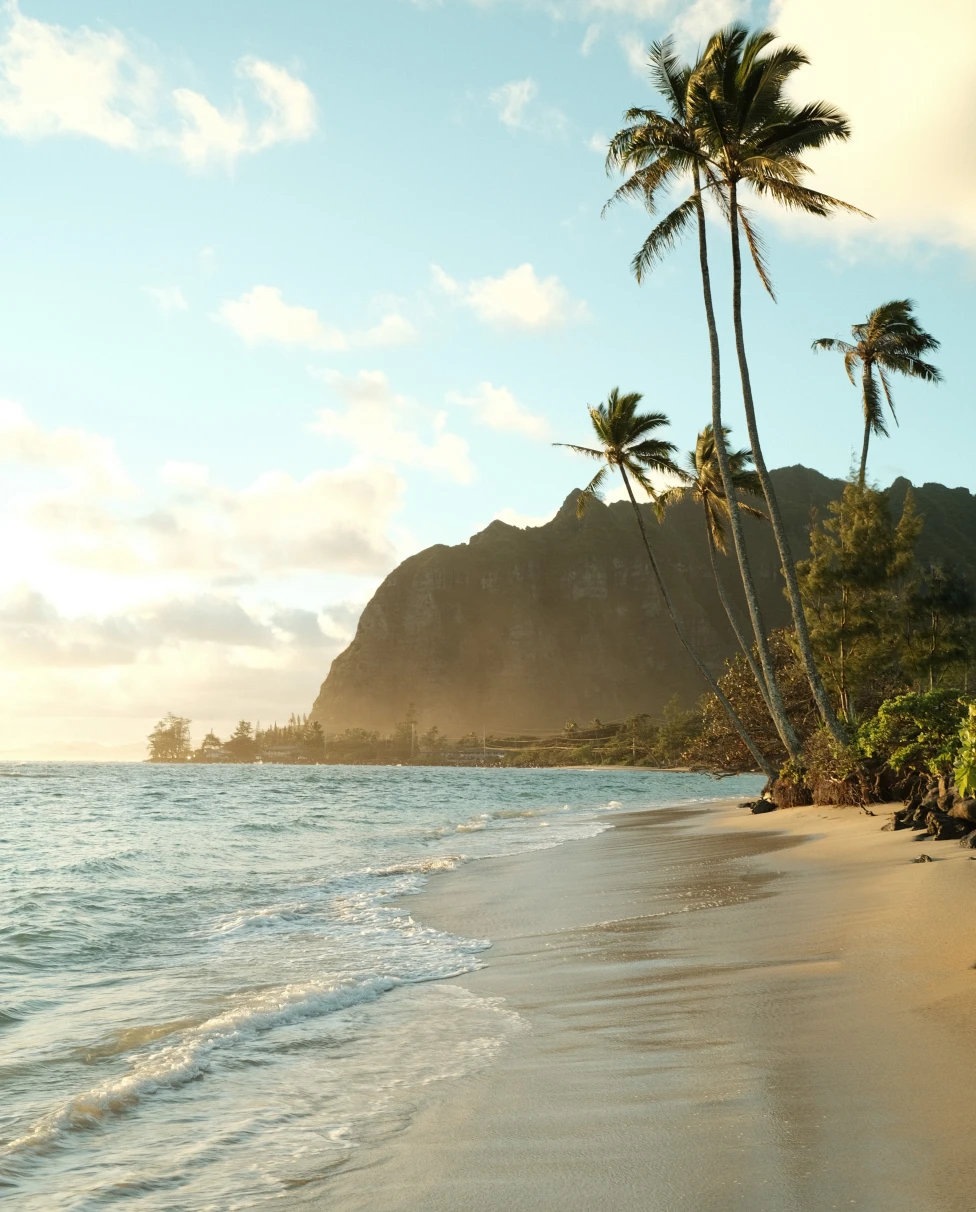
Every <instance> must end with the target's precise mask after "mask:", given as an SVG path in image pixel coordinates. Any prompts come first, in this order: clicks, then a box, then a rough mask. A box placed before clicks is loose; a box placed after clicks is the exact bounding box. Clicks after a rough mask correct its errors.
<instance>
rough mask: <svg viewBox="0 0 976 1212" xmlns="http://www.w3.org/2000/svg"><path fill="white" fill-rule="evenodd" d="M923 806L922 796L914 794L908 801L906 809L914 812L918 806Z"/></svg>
mask: <svg viewBox="0 0 976 1212" xmlns="http://www.w3.org/2000/svg"><path fill="white" fill-rule="evenodd" d="M921 806H922V797H921V796H920V795H913V796H912V797H911V799H910V800H908V802H907V803H906V804H905V811H906V812H914V811H915V809H916V808H921Z"/></svg>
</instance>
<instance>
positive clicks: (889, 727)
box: [858, 690, 967, 776]
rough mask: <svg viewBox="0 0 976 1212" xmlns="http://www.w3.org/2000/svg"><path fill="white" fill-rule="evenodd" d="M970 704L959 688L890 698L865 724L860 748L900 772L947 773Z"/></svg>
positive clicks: (957, 747) (901, 774)
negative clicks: (965, 711) (963, 697)
mask: <svg viewBox="0 0 976 1212" xmlns="http://www.w3.org/2000/svg"><path fill="white" fill-rule="evenodd" d="M966 706H967V704H966V700H964V699H961V698H960V697H959V691H958V690H929V691H927V692H926V693H925V694H900V695H898V696H897V697H896V698H893V699H886V700H885V701H884V702H883V703H882V704H881V706H880V707H879V708H878V712H877V714H876V715H875V717H874V718H873V719H871V720H868V721H867V722H866V723H865V724H863V725H862V726H861V729H860V732H859V735H858V740H859V743H860V746H861V748H862V749H863V751H864V753H865V754H867V755H868V756H869V757H873V758H877V759H879V760H880V761H882V762H884V763H886V764H887V765H888V766H889V767H890V768H891V769H892V770H893V771H894V772H895V774H897V775H900V776H904V775H909V774H936V775H942V776H944V775H946V774H948V773H949V770H950V769H951V767H952V764H953V762H954V761H955V758H956V755H957V753H958V752H959V747H960V725H961V724H962V716H963V712H964V709H965V707H966Z"/></svg>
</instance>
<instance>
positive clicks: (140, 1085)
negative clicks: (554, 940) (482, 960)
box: [2, 944, 487, 1155]
mask: <svg viewBox="0 0 976 1212" xmlns="http://www.w3.org/2000/svg"><path fill="white" fill-rule="evenodd" d="M484 946H487V944H484ZM473 967H475V962H474V961H472V960H470V959H468V960H467V961H466V960H465V959H464V958H463V957H461V956H460V955H459V956H458V957H457V959H456V960H455V961H454V963H453V964H450V965H445V966H444V967H441V968H431V969H430V970H429V971H426V972H424V973H422V974H418V975H415V976H413V977H395V976H369V977H365V978H361V979H358V980H350V981H348V982H346V983H340V984H335V985H332V986H323V985H321V984H316V983H309V984H305V985H286V986H283V987H281V988H278V989H273V990H262V991H261V992H259V993H254V994H250V995H248V996H246V997H243V998H241V999H240V1004H239V1005H236V1006H231V1007H229V1008H228V1009H226V1010H224V1011H223V1012H222V1013H220V1014H218V1015H215V1016H214V1017H213V1018H210V1019H208V1020H206V1021H205V1022H203V1023H201V1024H200V1025H199V1026H197V1027H193V1028H191V1029H189V1030H188V1031H186V1032H185V1033H184V1035H183V1038H182V1039H181V1040H180V1041H179V1042H178V1043H175V1044H170V1045H169V1046H167V1047H165V1048H161V1049H159V1050H158V1051H156V1052H153V1053H150V1054H148V1055H142V1056H139V1055H137V1056H136V1057H135V1058H134V1059H133V1061H132V1063H131V1065H130V1068H129V1071H128V1073H126V1074H124V1075H123V1076H121V1077H116V1078H111V1079H109V1080H108V1081H105V1082H102V1083H100V1084H99V1085H97V1086H93V1087H92V1088H91V1089H89V1090H86V1091H84V1092H83V1093H81V1094H77V1095H75V1096H74V1097H72V1098H70V1099H68V1100H67V1101H66V1102H64V1103H62V1104H61V1105H60V1106H59V1107H56V1108H55V1109H54V1110H53V1111H51V1112H49V1113H48V1114H47V1115H44V1116H42V1117H41V1118H40V1119H38V1120H37V1121H36V1123H34V1124H33V1125H32V1126H31V1128H30V1129H29V1130H28V1131H27V1132H25V1133H23V1134H22V1135H21V1136H19V1137H17V1138H16V1139H15V1140H13V1141H11V1142H10V1143H9V1144H7V1145H6V1146H5V1147H4V1149H3V1151H2V1152H3V1154H6V1155H10V1154H14V1153H18V1152H21V1151H24V1150H29V1149H37V1148H40V1147H43V1146H44V1145H48V1144H51V1143H53V1142H55V1141H57V1140H58V1138H59V1137H61V1136H62V1135H64V1134H65V1133H66V1132H69V1131H71V1130H76V1129H83V1128H91V1127H94V1126H95V1125H96V1124H97V1123H99V1122H100V1121H101V1120H103V1119H104V1118H105V1117H106V1116H109V1115H118V1114H121V1113H123V1112H125V1111H128V1110H129V1109H130V1108H132V1107H134V1106H135V1105H136V1104H137V1103H139V1102H140V1101H141V1100H142V1099H143V1098H145V1097H146V1096H147V1095H151V1094H154V1093H156V1091H158V1090H163V1089H174V1088H177V1087H179V1086H184V1085H186V1084H187V1083H188V1082H191V1081H194V1080H196V1079H197V1078H199V1077H202V1076H203V1075H204V1074H205V1073H207V1072H208V1071H209V1069H210V1067H211V1064H212V1057H213V1054H214V1052H215V1051H217V1050H218V1049H223V1048H227V1047H229V1046H232V1045H234V1044H235V1043H237V1042H239V1041H240V1039H241V1038H242V1037H243V1036H248V1035H253V1034H255V1033H257V1032H261V1031H269V1030H271V1029H273V1028H275V1027H281V1026H287V1025H289V1024H292V1023H296V1022H298V1021H300V1020H301V1019H304V1018H310V1017H313V1016H318V1015H323V1014H330V1013H333V1012H335V1011H337V1010H345V1009H348V1008H349V1007H351V1006H354V1005H358V1004H362V1003H364V1002H372V1001H375V1000H376V999H377V998H379V997H380V996H382V994H384V993H388V992H389V991H390V990H391V989H395V988H397V987H398V986H401V985H407V984H419V983H422V982H425V981H432V980H440V979H444V978H445V977H449V976H459V975H460V974H461V973H462V972H465V971H470V970H471V969H472V968H473Z"/></svg>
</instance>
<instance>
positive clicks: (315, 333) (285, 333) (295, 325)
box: [217, 286, 349, 349]
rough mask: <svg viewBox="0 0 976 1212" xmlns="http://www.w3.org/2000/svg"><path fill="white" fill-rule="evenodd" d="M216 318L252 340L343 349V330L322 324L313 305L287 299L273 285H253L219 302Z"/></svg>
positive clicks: (346, 344)
mask: <svg viewBox="0 0 976 1212" xmlns="http://www.w3.org/2000/svg"><path fill="white" fill-rule="evenodd" d="M217 315H218V316H219V318H220V319H221V320H223V321H224V323H225V324H228V325H229V326H230V327H231V328H232V329H233V330H234V332H236V333H237V335H238V336H239V337H242V338H243V339H244V340H245V341H248V342H250V343H252V344H256V343H257V342H259V341H275V342H277V343H278V344H280V345H303V346H305V347H306V348H308V349H346V348H347V347H348V345H349V342H348V340H347V339H346V337H345V334H344V333H342V332H340V331H339V329H337V328H332V327H331V326H330V325H327V324H324V323H323V322H322V320H321V319H320V318H319V313H318V312H317V311H316V310H315V309H314V308H313V307H301V306H298V305H296V304H293V303H286V302H285V301H284V299H283V298H282V294H281V291H280V290H279V289H278V288H277V287H276V286H255V287H253V288H252V289H251V290H249V291H248V292H247V293H246V294H243V295H241V297H240V298H239V299H228V300H227V301H226V302H224V303H222V304H221V305H220V309H219V311H218V313H217Z"/></svg>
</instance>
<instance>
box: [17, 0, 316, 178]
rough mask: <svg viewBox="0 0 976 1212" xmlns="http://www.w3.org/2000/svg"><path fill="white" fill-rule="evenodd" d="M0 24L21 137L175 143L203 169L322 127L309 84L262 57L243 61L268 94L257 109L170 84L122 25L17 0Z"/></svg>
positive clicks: (240, 68) (124, 144)
mask: <svg viewBox="0 0 976 1212" xmlns="http://www.w3.org/2000/svg"><path fill="white" fill-rule="evenodd" d="M0 23H2V25H3V27H4V28H3V30H2V33H0V130H2V131H4V132H5V133H6V134H8V135H11V136H14V137H16V138H21V139H39V138H47V137H51V136H56V135H80V136H84V137H87V138H90V139H96V140H98V141H99V142H101V143H107V144H109V145H110V146H111V147H118V148H128V149H130V150H147V149H150V148H154V147H163V148H171V149H174V150H175V151H176V152H177V153H178V154H179V155H180V156H181V157H182V158H183V159H184V160H185V161H186V163H187V164H189V165H191V166H193V167H202V166H203V165H205V164H207V163H209V162H211V161H213V160H218V161H224V162H225V163H233V161H234V160H236V159H237V158H238V157H239V156H241V155H245V154H252V153H254V152H259V151H262V150H264V149H265V148H268V147H271V146H273V145H274V144H276V143H282V142H294V141H297V140H304V139H308V138H309V137H310V136H311V135H312V133H313V132H314V130H315V125H316V115H315V100H314V97H313V96H312V93H311V91H310V90H309V88H308V86H307V85H306V84H305V83H303V81H301V80H299V79H297V78H296V77H294V76H292V75H291V74H289V73H288V72H286V71H285V70H284V68H281V67H278V66H276V65H275V64H272V63H267V62H264V61H263V60H260V59H256V58H254V57H253V56H247V57H245V58H243V59H241V60H240V61H239V62H238V64H237V66H236V69H235V70H236V73H237V75H238V77H239V78H240V79H241V80H242V81H244V82H246V83H247V84H248V85H249V86H250V90H251V91H252V92H253V93H254V94H255V95H256V98H257V101H258V102H259V113H257V114H254V115H253V116H252V114H251V113H250V112H249V111H248V109H247V108H246V107H245V103H244V100H243V99H241V98H238V99H237V100H236V101H235V103H234V104H233V105H232V106H231V107H230V108H229V109H227V110H226V111H221V110H219V109H217V107H216V106H214V105H213V104H212V103H211V102H210V101H209V100H208V99H207V98H206V97H205V96H204V95H203V94H202V93H198V92H195V91H193V90H191V89H187V88H175V89H168V88H167V87H165V86H164V84H163V82H162V80H161V78H160V75H159V73H158V72H157V71H156V70H155V69H154V68H152V67H150V66H149V65H148V64H146V63H144V62H142V61H141V60H140V58H139V57H138V55H137V54H136V52H135V50H134V49H133V47H132V46H131V45H130V44H129V42H128V40H127V39H126V37H125V35H124V34H122V33H121V32H120V31H119V30H115V29H107V30H104V31H99V30H92V29H89V28H88V27H87V26H79V27H77V28H75V29H68V28H66V27H64V26H62V25H57V24H54V23H49V22H45V21H41V20H38V19H36V18H32V17H26V16H24V14H23V13H22V12H21V11H20V7H19V5H18V3H17V0H6V2H5V3H4V4H3V6H2V10H0Z"/></svg>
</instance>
